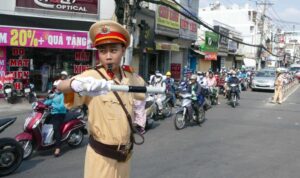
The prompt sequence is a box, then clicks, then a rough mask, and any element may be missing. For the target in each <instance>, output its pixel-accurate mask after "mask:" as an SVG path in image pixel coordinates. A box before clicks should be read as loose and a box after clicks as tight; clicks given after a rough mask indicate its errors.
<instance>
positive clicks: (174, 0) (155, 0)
mask: <svg viewBox="0 0 300 178" xmlns="http://www.w3.org/2000/svg"><path fill="white" fill-rule="evenodd" d="M144 1H146V2H150V3H154V4H159V5H164V6H166V7H169V8H171V9H172V10H174V11H176V12H178V13H179V14H181V15H183V16H184V17H186V18H188V19H191V20H192V21H194V22H196V23H198V24H199V25H202V26H204V27H205V28H207V29H209V30H211V31H212V32H214V33H216V34H218V35H220V36H222V37H225V38H227V39H230V40H232V41H235V42H237V43H240V44H243V45H246V46H251V47H256V48H259V49H263V50H265V51H266V52H268V53H269V54H271V55H272V56H275V57H285V55H283V56H279V55H276V54H274V53H272V52H271V51H270V50H268V49H267V48H266V47H265V46H264V45H262V44H260V45H254V44H250V43H246V42H243V41H239V40H237V39H234V38H231V37H229V36H227V35H225V34H223V33H220V32H219V31H216V30H215V29H213V28H212V27H211V26H210V25H208V24H207V23H206V22H205V21H202V20H200V19H199V18H198V17H196V16H194V15H193V14H192V13H191V12H190V11H189V10H187V9H186V8H185V7H183V6H182V5H181V4H180V3H178V2H176V0H172V1H173V2H174V3H175V4H176V5H178V6H179V7H180V8H181V9H183V10H184V11H185V12H182V11H180V10H179V9H177V8H176V7H174V6H172V5H170V4H168V3H165V2H163V1H157V0H144ZM299 59H300V58H299Z"/></svg>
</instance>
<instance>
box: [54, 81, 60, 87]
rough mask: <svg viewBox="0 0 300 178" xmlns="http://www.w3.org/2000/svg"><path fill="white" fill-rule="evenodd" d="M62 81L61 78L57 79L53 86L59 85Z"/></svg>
mask: <svg viewBox="0 0 300 178" xmlns="http://www.w3.org/2000/svg"><path fill="white" fill-rule="evenodd" d="M60 82H61V80H55V81H54V82H53V86H55V87H57V85H58V84H59V83H60Z"/></svg>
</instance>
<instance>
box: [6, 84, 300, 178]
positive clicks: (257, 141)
mask: <svg viewBox="0 0 300 178" xmlns="http://www.w3.org/2000/svg"><path fill="white" fill-rule="evenodd" d="M271 97H272V93H268V92H243V93H242V95H241V98H242V99H241V101H240V105H239V106H237V108H231V107H230V106H229V105H227V104H226V102H225V101H224V100H222V101H221V105H218V106H216V107H214V108H213V109H211V110H209V111H208V113H207V121H206V122H205V123H204V124H203V125H202V127H199V126H191V127H187V128H185V129H184V130H181V131H177V130H175V128H174V124H173V118H168V119H166V120H164V121H160V122H158V123H157V127H156V128H155V129H153V130H150V131H149V132H148V133H147V134H146V135H145V139H146V140H145V144H143V145H142V146H135V149H134V156H133V160H132V169H131V170H132V171H131V177H132V178H183V177H184V178H299V177H300V169H299V168H300V159H299V158H300V149H299V148H300V142H299V135H300V115H299V114H300V109H299V108H300V89H298V90H297V91H296V92H295V93H294V94H292V95H291V96H290V97H289V98H288V99H287V100H286V101H285V103H284V104H282V105H274V104H271V103H269V100H270V98H271ZM4 113H5V112H4ZM27 114H28V113H27V112H25V111H24V112H23V113H22V114H19V115H18V120H17V121H16V123H15V124H14V125H12V126H11V127H10V128H9V129H7V130H6V131H5V132H4V133H2V134H1V137H4V136H15V135H16V134H17V133H18V132H20V131H22V125H23V122H24V118H25V117H26V115H27ZM6 115H7V114H6ZM86 144H87V139H85V141H84V144H83V145H82V147H80V148H77V149H70V148H68V146H65V147H64V149H63V155H62V156H61V157H59V158H54V157H53V156H52V152H53V150H51V151H44V152H39V153H37V154H35V155H34V157H33V158H31V160H27V161H24V162H23V163H22V165H21V166H20V168H19V169H18V170H17V171H16V172H15V173H14V174H12V175H10V176H7V177H11V178H26V177H28V178H29V177H30V178H40V177H43V178H48V177H49V178H56V177H57V178H61V177H64V178H81V177H83V165H84V154H85V149H86Z"/></svg>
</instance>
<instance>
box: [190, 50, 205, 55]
mask: <svg viewBox="0 0 300 178" xmlns="http://www.w3.org/2000/svg"><path fill="white" fill-rule="evenodd" d="M192 51H193V52H195V53H197V54H199V55H201V56H205V53H204V52H202V51H199V50H197V49H192Z"/></svg>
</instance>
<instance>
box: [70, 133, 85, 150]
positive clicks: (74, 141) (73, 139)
mask: <svg viewBox="0 0 300 178" xmlns="http://www.w3.org/2000/svg"><path fill="white" fill-rule="evenodd" d="M82 141H83V132H82V130H80V129H78V130H74V131H72V133H71V134H70V136H69V138H68V141H67V142H68V145H69V146H70V147H73V148H74V147H78V146H79V145H80V144H81V143H82Z"/></svg>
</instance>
